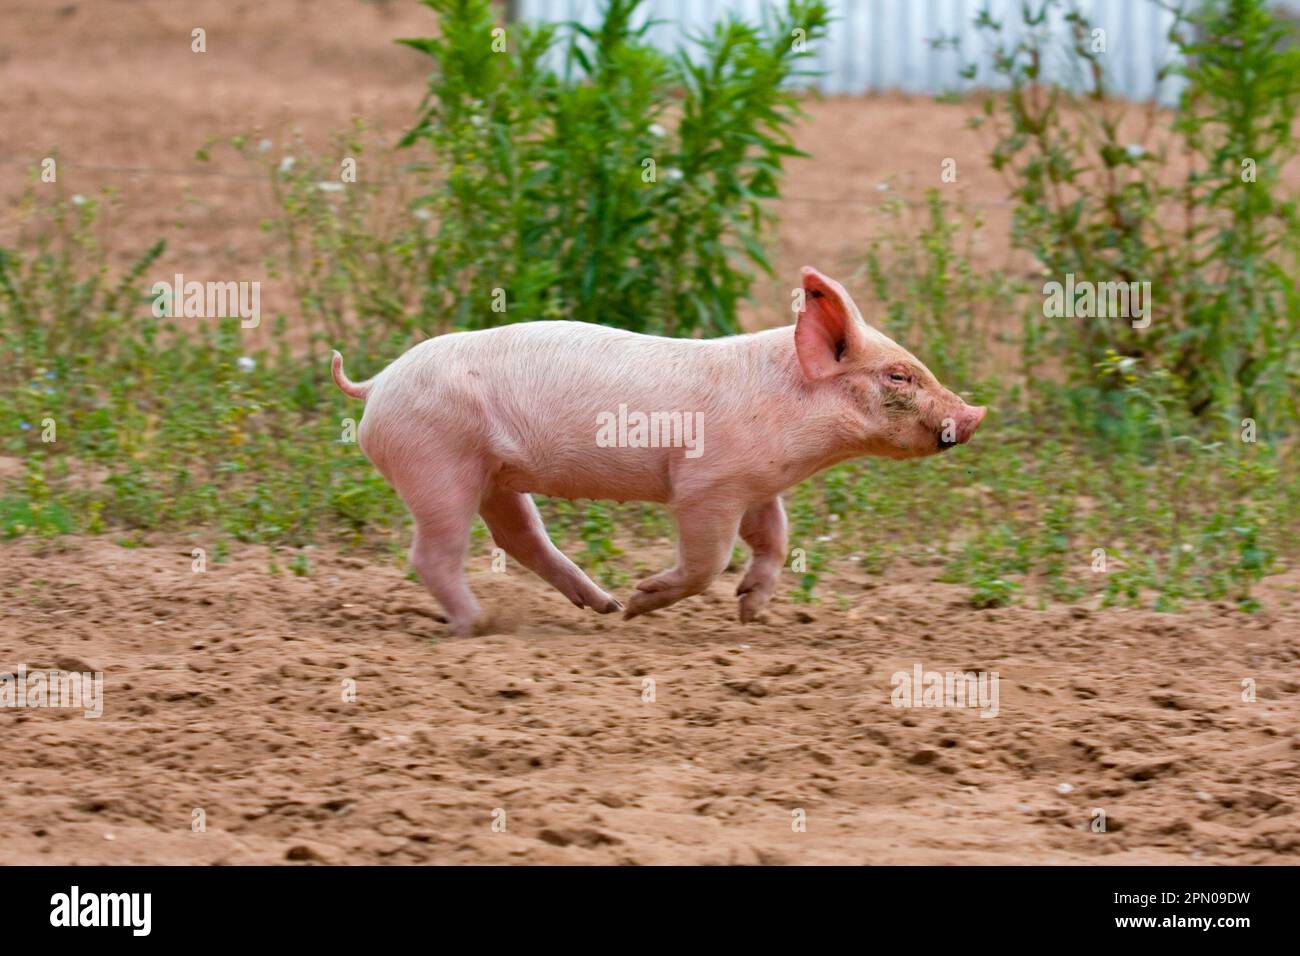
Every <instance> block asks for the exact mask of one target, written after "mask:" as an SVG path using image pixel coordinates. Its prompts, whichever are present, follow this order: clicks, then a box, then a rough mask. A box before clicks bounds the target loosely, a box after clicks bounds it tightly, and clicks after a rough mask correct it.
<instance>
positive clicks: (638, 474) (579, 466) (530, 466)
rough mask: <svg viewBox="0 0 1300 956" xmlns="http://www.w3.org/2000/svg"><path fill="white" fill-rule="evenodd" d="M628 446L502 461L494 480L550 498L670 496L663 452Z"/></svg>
mask: <svg viewBox="0 0 1300 956" xmlns="http://www.w3.org/2000/svg"><path fill="white" fill-rule="evenodd" d="M629 451H630V449H615V448H609V449H601V450H600V453H599V454H598V455H594V456H593V457H592V458H591V459H590V460H584V461H580V462H579V461H574V462H566V461H563V460H552V461H547V462H537V463H534V462H504V463H502V465H501V467H500V468H499V469H498V470H497V472H496V474H495V475H494V483H495V484H496V486H497V487H498V488H501V489H503V490H505V491H518V492H526V493H529V494H538V495H546V496H547V497H551V498H589V499H593V500H600V501H657V502H666V501H668V500H669V498H670V497H671V482H670V480H669V467H668V461H667V459H666V456H663V455H655V456H647V455H644V454H641V455H632V454H629V453H628V452H629Z"/></svg>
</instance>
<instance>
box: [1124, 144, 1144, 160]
mask: <svg viewBox="0 0 1300 956" xmlns="http://www.w3.org/2000/svg"><path fill="white" fill-rule="evenodd" d="M1124 152H1126V153H1128V158H1129V159H1141V158H1142V157H1143V156H1145V155H1146V154H1147V151H1146V150H1145V149H1143V148H1142V144H1141V143H1129V144H1128V145H1127V146H1125V147H1124Z"/></svg>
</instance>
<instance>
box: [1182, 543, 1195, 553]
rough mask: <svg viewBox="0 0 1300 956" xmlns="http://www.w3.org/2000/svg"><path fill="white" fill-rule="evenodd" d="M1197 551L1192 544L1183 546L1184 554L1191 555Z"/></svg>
mask: <svg viewBox="0 0 1300 956" xmlns="http://www.w3.org/2000/svg"><path fill="white" fill-rule="evenodd" d="M1193 550H1195V549H1194V548H1193V547H1192V546H1191V545H1190V544H1184V545H1183V554H1191V553H1192V551H1193Z"/></svg>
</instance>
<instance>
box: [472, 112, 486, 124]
mask: <svg viewBox="0 0 1300 956" xmlns="http://www.w3.org/2000/svg"><path fill="white" fill-rule="evenodd" d="M469 121H470V125H472V126H478V127H482V126H483V124H484V123H485V122H486V120H484V119H483V117H481V116H479V115H478V114H477V113H475V114H474V115H473V116H471V117H470V118H469Z"/></svg>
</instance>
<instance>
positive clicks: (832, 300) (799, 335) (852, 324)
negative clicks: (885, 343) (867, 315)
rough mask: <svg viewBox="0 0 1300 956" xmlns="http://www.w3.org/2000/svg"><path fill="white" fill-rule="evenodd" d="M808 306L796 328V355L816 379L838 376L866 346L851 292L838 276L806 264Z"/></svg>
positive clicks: (800, 315)
mask: <svg viewBox="0 0 1300 956" xmlns="http://www.w3.org/2000/svg"><path fill="white" fill-rule="evenodd" d="M801 274H802V275H803V295H804V307H803V311H802V312H800V313H799V318H798V319H797V320H796V322H795V327H794V348H795V354H796V355H798V357H799V367H800V368H801V369H803V373H804V375H806V376H807V377H808V378H809V379H812V380H813V381H817V380H820V379H824V378H830V377H831V376H834V375H838V374H839V373H840V372H842V371H843V370H844V368H845V367H846V365H847V362H846V360H847V359H849V358H851V357H853V356H854V355H856V354H857V353H858V352H859V350H860V349H861V348H862V344H863V338H864V330H863V327H862V325H861V323H860V322H858V320H857V318H856V314H855V310H854V308H853V303H852V300H850V299H849V294H848V293H847V292H845V291H844V287H843V286H842V285H840V284H839V283H838V282H836V281H835V280H834V279H832V278H830V277H828V276H824V275H822V274H821V273H820V272H818V271H817V270H816V269H814V268H812V267H811V266H804V267H803V269H802V270H801Z"/></svg>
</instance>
